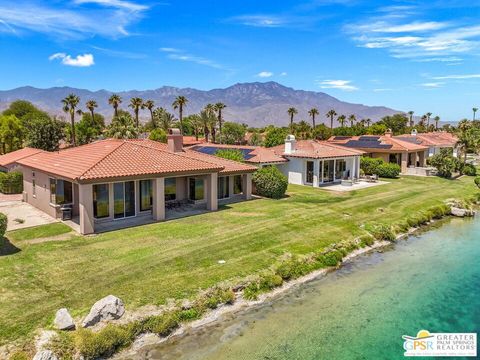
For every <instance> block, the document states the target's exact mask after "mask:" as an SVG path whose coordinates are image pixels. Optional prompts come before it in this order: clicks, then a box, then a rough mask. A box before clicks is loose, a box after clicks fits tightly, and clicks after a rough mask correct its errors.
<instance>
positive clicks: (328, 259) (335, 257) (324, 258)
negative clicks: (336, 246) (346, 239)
mask: <svg viewBox="0 0 480 360" xmlns="http://www.w3.org/2000/svg"><path fill="white" fill-rule="evenodd" d="M342 258H343V254H342V253H341V252H340V251H338V250H331V251H327V252H325V253H323V254H320V255H319V256H317V261H318V262H319V263H320V264H321V265H322V266H337V265H338V264H339V263H340V261H342Z"/></svg>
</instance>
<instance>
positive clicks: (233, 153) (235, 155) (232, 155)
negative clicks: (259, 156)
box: [214, 123, 245, 162]
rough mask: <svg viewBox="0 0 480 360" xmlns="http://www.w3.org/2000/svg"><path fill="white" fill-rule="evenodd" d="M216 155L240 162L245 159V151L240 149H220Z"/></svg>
mask: <svg viewBox="0 0 480 360" xmlns="http://www.w3.org/2000/svg"><path fill="white" fill-rule="evenodd" d="M226 124H227V123H225V125H226ZM214 155H215V156H218V157H221V158H223V159H228V160H234V161H238V162H243V161H245V157H244V156H243V153H242V152H241V151H240V150H238V149H219V150H217V151H215V154H214Z"/></svg>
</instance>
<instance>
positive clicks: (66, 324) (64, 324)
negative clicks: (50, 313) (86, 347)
mask: <svg viewBox="0 0 480 360" xmlns="http://www.w3.org/2000/svg"><path fill="white" fill-rule="evenodd" d="M54 324H55V327H56V328H57V329H59V330H72V329H75V323H74V322H73V318H72V316H71V315H70V313H69V312H68V310H67V309H65V308H62V309H60V310H58V311H57V313H56V314H55V320H54Z"/></svg>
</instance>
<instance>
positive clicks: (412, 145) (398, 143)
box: [328, 135, 428, 153]
mask: <svg viewBox="0 0 480 360" xmlns="http://www.w3.org/2000/svg"><path fill="white" fill-rule="evenodd" d="M328 142H330V143H333V144H340V145H343V146H346V147H349V148H354V149H360V150H364V151H366V152H390V153H391V152H405V151H424V150H427V149H428V147H426V146H424V145H421V144H420V142H409V141H406V140H401V139H398V138H395V137H391V136H388V135H361V136H332V137H331V138H330V139H328Z"/></svg>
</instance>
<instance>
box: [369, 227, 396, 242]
mask: <svg viewBox="0 0 480 360" xmlns="http://www.w3.org/2000/svg"><path fill="white" fill-rule="evenodd" d="M370 233H371V234H372V236H373V237H374V238H375V239H376V240H378V241H383V240H386V241H395V234H394V232H393V231H392V228H391V227H390V226H388V225H384V224H376V225H373V226H372V227H371V229H370Z"/></svg>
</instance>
